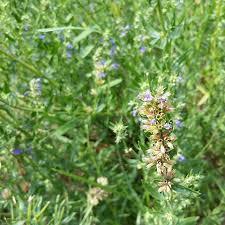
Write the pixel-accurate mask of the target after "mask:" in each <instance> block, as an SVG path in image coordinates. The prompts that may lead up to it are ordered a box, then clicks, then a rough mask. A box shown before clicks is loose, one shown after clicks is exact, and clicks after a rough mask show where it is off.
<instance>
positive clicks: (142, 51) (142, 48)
mask: <svg viewBox="0 0 225 225" xmlns="http://www.w3.org/2000/svg"><path fill="white" fill-rule="evenodd" d="M139 50H140V52H141V53H142V54H144V53H145V52H146V50H147V49H146V47H145V46H142V47H140V49H139Z"/></svg>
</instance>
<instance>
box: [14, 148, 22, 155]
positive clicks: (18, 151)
mask: <svg viewBox="0 0 225 225" xmlns="http://www.w3.org/2000/svg"><path fill="white" fill-rule="evenodd" d="M22 153H23V150H21V149H18V148H16V149H13V150H12V154H13V155H21V154H22Z"/></svg>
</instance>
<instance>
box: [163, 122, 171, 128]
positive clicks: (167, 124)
mask: <svg viewBox="0 0 225 225" xmlns="http://www.w3.org/2000/svg"><path fill="white" fill-rule="evenodd" d="M164 128H165V129H166V130H169V129H171V128H172V125H171V124H169V123H166V124H165V125H164Z"/></svg>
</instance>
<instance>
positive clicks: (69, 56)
mask: <svg viewBox="0 0 225 225" xmlns="http://www.w3.org/2000/svg"><path fill="white" fill-rule="evenodd" d="M66 57H67V59H71V58H72V52H71V51H67V52H66Z"/></svg>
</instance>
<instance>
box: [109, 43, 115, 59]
mask: <svg viewBox="0 0 225 225" xmlns="http://www.w3.org/2000/svg"><path fill="white" fill-rule="evenodd" d="M115 54H116V46H115V45H113V46H112V48H111V49H110V56H111V57H113V56H114V55H115Z"/></svg>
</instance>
